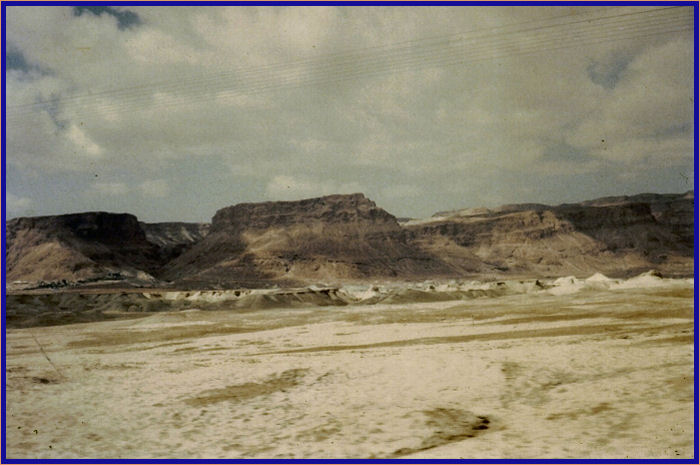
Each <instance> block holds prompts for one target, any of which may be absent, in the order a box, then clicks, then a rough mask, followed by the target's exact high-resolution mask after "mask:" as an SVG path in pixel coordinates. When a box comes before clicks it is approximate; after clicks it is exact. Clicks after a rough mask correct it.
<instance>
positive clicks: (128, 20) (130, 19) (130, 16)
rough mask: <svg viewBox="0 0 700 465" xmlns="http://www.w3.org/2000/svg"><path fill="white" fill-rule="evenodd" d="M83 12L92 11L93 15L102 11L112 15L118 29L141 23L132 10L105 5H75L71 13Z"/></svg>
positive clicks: (100, 13) (80, 13)
mask: <svg viewBox="0 0 700 465" xmlns="http://www.w3.org/2000/svg"><path fill="white" fill-rule="evenodd" d="M85 12H89V13H92V14H93V15H95V16H100V15H102V14H103V13H104V14H107V15H110V16H113V17H115V18H116V19H117V24H118V25H119V29H129V28H132V27H134V26H138V25H139V24H141V19H140V18H139V16H138V15H137V14H136V13H134V12H133V11H129V10H123V9H122V10H119V9H116V8H113V7H111V6H107V5H76V6H74V7H73V14H74V15H76V16H80V15H82V14H83V13H85Z"/></svg>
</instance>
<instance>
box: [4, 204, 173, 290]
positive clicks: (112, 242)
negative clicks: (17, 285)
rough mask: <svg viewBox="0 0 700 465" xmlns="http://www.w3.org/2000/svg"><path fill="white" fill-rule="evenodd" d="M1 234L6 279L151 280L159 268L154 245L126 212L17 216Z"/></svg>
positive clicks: (134, 218)
mask: <svg viewBox="0 0 700 465" xmlns="http://www.w3.org/2000/svg"><path fill="white" fill-rule="evenodd" d="M5 238H6V242H7V247H6V250H5V259H6V261H7V269H6V272H7V280H8V281H14V280H23V281H63V280H65V281H80V280H93V279H100V278H105V279H106V278H108V277H118V276H122V275H124V276H130V277H137V276H140V279H145V280H149V279H150V274H152V273H154V272H156V271H157V269H158V268H159V267H160V266H161V263H159V260H160V255H159V251H158V247H157V246H156V245H154V244H152V243H150V242H149V241H148V240H147V239H146V235H145V233H144V232H143V230H142V229H141V227H140V225H139V223H138V220H137V219H136V217H135V216H134V215H130V214H126V213H124V214H115V213H105V212H89V213H76V214H69V215H59V216H42V217H33V218H17V219H13V220H10V221H8V222H7V227H6V230H5Z"/></svg>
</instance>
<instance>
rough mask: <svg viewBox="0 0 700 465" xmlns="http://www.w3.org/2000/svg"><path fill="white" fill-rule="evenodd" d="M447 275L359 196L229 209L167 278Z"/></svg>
mask: <svg viewBox="0 0 700 465" xmlns="http://www.w3.org/2000/svg"><path fill="white" fill-rule="evenodd" d="M448 272H449V269H448V267H446V266H445V265H444V264H443V263H441V262H440V261H439V260H438V259H436V258H435V257H433V256H431V255H430V254H428V253H425V252H422V251H420V250H418V249H416V248H415V247H413V246H412V245H411V244H409V243H407V242H406V239H405V238H404V237H403V234H402V228H401V226H399V224H398V222H397V221H396V218H395V217H394V216H392V215H390V214H389V213H387V212H386V211H384V210H382V209H381V208H378V207H377V206H376V205H375V203H374V202H372V201H371V200H369V199H367V198H366V197H365V196H364V195H362V194H352V195H331V196H326V197H320V198H315V199H306V200H300V201H294V202H265V203H258V204H239V205H235V206H232V207H227V208H223V209H221V210H219V211H218V212H217V213H216V215H214V219H213V220H212V226H211V231H210V232H209V234H208V235H207V236H206V237H205V238H204V239H203V240H202V241H201V242H199V243H198V244H196V245H195V246H193V247H192V248H191V249H190V250H188V251H187V252H185V253H184V254H182V255H181V256H180V257H178V258H176V259H175V260H173V262H171V263H170V264H168V265H167V266H166V268H165V272H164V274H163V276H164V277H165V278H166V279H171V280H186V281H190V282H193V283H198V282H200V283H204V282H212V281H213V282H217V283H219V284H221V285H226V284H227V283H228V284H231V283H240V284H246V283H249V282H256V281H271V282H278V283H295V282H303V281H308V280H314V279H315V280H324V279H360V278H370V277H401V276H403V277H413V276H426V275H429V274H445V273H448Z"/></svg>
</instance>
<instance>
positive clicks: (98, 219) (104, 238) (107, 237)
mask: <svg viewBox="0 0 700 465" xmlns="http://www.w3.org/2000/svg"><path fill="white" fill-rule="evenodd" d="M29 229H31V230H34V231H43V232H45V233H46V234H48V235H51V236H54V237H58V238H61V236H64V235H66V234H68V235H71V236H73V235H74V236H75V237H76V238H79V239H83V240H87V241H95V242H100V243H103V244H130V243H134V242H137V243H145V242H146V235H145V233H144V232H143V230H142V229H141V226H140V225H139V222H138V219H137V218H136V217H135V216H134V215H132V214H130V213H107V212H85V213H69V214H66V215H56V216H35V217H29V218H15V219H12V220H10V221H8V222H7V231H6V233H7V235H8V242H9V241H10V240H12V239H14V235H15V234H16V233H17V232H18V231H20V230H29Z"/></svg>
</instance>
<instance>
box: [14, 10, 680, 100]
mask: <svg viewBox="0 0 700 465" xmlns="http://www.w3.org/2000/svg"><path fill="white" fill-rule="evenodd" d="M678 8H682V7H681V6H670V7H661V8H654V9H649V10H643V11H635V12H626V13H618V14H615V15H607V16H599V17H593V18H590V13H571V14H567V15H560V16H554V17H549V18H545V19H533V20H529V21H524V22H520V23H514V24H507V25H503V26H496V27H491V28H485V29H477V30H472V31H468V32H462V33H452V34H447V35H442V36H433V37H428V38H421V39H414V40H409V41H403V42H398V43H393V44H389V45H383V46H374V47H368V48H364V49H360V50H350V51H345V52H336V53H331V54H326V55H320V56H315V57H309V58H306V59H302V60H295V61H291V62H283V63H274V64H270V65H265V66H259V67H255V68H253V69H248V70H233V71H230V72H227V73H215V74H214V75H212V76H204V77H201V76H200V77H198V78H194V79H190V80H188V81H190V82H192V83H194V84H196V85H202V84H206V83H208V82H210V81H212V80H219V79H227V78H228V77H232V76H233V77H237V78H248V77H250V76H253V75H256V74H266V73H269V72H270V71H272V70H274V69H276V68H280V69H282V70H284V69H285V68H287V69H288V68H290V67H294V66H306V65H313V64H314V63H315V62H321V63H324V62H328V61H330V60H336V59H352V58H353V57H355V56H358V57H362V56H365V55H366V54H367V53H368V52H370V51H372V50H378V51H379V53H382V51H383V52H385V53H386V52H388V53H396V52H397V51H400V50H405V49H407V48H410V49H415V44H418V46H419V47H420V46H421V45H420V44H421V43H426V42H436V41H437V45H440V44H441V43H444V42H445V41H451V40H453V39H456V38H459V40H461V41H464V40H472V39H474V38H478V37H481V36H483V35H484V34H485V33H487V32H493V31H501V32H498V33H497V34H513V33H521V32H527V31H532V30H537V29H544V28H549V27H557V26H564V25H571V24H577V23H582V22H588V21H591V20H596V21H600V20H605V19H611V18H621V17H628V16H636V15H643V14H647V13H652V14H658V13H662V12H666V11H668V10H675V9H678ZM584 16H586V17H584ZM568 17H579V18H580V19H577V20H575V21H570V22H566V23H554V24H550V25H548V24H547V22H549V21H551V20H553V19H554V20H558V19H562V18H568ZM533 23H540V24H541V26H538V27H534V28H526V29H517V27H521V26H525V25H528V24H533ZM513 28H516V29H515V30H513V31H508V29H513ZM479 34H480V35H481V36H480V35H479ZM470 36H471V37H470ZM431 46H436V44H433V45H431ZM375 56H377V54H375ZM182 84H183V82H182V81H177V80H176V81H173V80H170V81H160V82H152V83H146V84H143V85H137V86H131V87H126V88H121V89H112V90H110V89H107V90H102V91H97V92H89V93H87V94H82V95H76V96H67V97H62V98H61V99H60V100H61V102H64V103H66V102H68V101H71V100H79V99H94V98H97V97H101V96H105V95H113V96H117V95H120V94H121V93H123V92H126V93H129V92H133V91H134V90H145V91H147V92H148V91H150V90H151V89H152V88H159V89H161V90H163V91H168V90H172V89H173V87H174V88H179V87H182ZM40 104H41V103H40V102H39V103H24V104H16V105H10V106H8V108H13V109H14V108H21V107H24V106H33V105H40Z"/></svg>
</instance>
